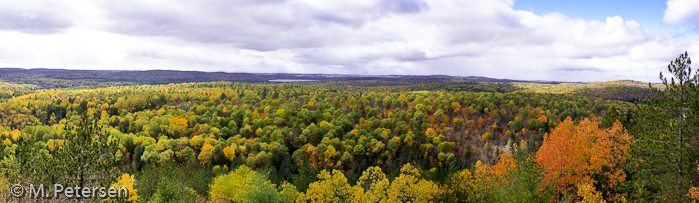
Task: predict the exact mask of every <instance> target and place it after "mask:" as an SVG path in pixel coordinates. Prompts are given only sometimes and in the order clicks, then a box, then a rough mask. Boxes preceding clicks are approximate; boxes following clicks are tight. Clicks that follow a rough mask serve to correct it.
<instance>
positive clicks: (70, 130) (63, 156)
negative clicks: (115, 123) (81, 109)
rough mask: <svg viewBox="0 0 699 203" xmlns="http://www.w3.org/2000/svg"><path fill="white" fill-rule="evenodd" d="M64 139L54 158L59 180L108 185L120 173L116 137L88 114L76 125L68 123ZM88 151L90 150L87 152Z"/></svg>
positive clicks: (69, 183)
mask: <svg viewBox="0 0 699 203" xmlns="http://www.w3.org/2000/svg"><path fill="white" fill-rule="evenodd" d="M65 132H66V135H65V142H64V144H63V147H61V148H58V149H57V150H56V153H55V154H54V156H53V159H51V160H50V161H51V164H52V165H53V166H54V167H53V169H54V174H56V176H55V177H56V178H58V181H56V182H57V183H61V184H64V185H77V186H80V187H81V188H83V187H92V186H99V185H109V184H110V183H112V182H113V181H114V180H115V179H116V177H117V176H118V174H119V173H118V172H119V171H118V167H115V166H116V165H115V163H116V156H115V154H116V152H117V151H118V145H117V141H116V140H115V139H113V138H111V137H110V136H109V134H108V132H106V131H103V130H102V126H101V124H99V123H98V122H97V121H96V120H95V121H89V120H88V118H87V115H86V114H83V115H82V119H81V120H80V122H79V123H78V125H77V126H72V125H69V126H66V129H65ZM86 152H89V153H86Z"/></svg>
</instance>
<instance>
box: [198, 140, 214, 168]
mask: <svg viewBox="0 0 699 203" xmlns="http://www.w3.org/2000/svg"><path fill="white" fill-rule="evenodd" d="M213 157H214V146H211V145H210V144H204V146H203V147H201V152H199V156H198V157H197V158H198V159H199V161H201V163H202V164H209V163H211V159H212V158H213Z"/></svg>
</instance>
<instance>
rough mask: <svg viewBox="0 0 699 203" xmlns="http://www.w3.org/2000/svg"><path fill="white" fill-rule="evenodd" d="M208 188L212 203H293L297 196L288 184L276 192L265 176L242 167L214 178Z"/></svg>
mask: <svg viewBox="0 0 699 203" xmlns="http://www.w3.org/2000/svg"><path fill="white" fill-rule="evenodd" d="M210 187H211V189H210V190H209V194H210V196H211V201H212V202H218V201H232V202H293V201H294V200H295V199H296V198H297V197H298V195H299V194H298V192H297V191H296V188H295V187H294V186H293V185H291V184H288V183H285V184H283V185H282V186H281V187H280V188H279V190H277V186H276V185H275V184H272V183H271V182H270V181H269V180H268V178H267V176H266V175H264V174H261V173H259V172H256V171H253V170H252V169H250V168H248V167H247V166H244V165H243V166H240V167H239V168H238V169H236V170H235V171H234V172H231V173H229V174H228V175H222V176H219V177H216V179H214V181H213V183H211V186H210Z"/></svg>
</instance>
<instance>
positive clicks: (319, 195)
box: [297, 170, 352, 202]
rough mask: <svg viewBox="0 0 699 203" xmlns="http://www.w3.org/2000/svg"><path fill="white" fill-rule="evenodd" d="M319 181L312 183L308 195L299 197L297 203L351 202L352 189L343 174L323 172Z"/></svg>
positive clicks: (334, 171) (335, 171)
mask: <svg viewBox="0 0 699 203" xmlns="http://www.w3.org/2000/svg"><path fill="white" fill-rule="evenodd" d="M318 179H320V181H318V182H314V183H311V184H310V185H309V186H308V190H306V194H302V195H301V196H299V198H298V199H297V202H305V201H310V202H349V198H350V197H351V196H352V188H351V187H350V186H349V184H347V178H345V175H343V174H342V172H340V171H338V170H333V171H332V174H331V173H328V172H327V171H321V172H320V174H318ZM299 200H300V201H299Z"/></svg>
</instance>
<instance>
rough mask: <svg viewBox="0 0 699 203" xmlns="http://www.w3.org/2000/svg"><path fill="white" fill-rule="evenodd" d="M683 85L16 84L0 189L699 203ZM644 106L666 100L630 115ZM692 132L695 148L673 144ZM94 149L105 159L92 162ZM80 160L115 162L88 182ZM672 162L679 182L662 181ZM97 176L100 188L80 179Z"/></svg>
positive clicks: (8, 97)
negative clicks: (37, 186)
mask: <svg viewBox="0 0 699 203" xmlns="http://www.w3.org/2000/svg"><path fill="white" fill-rule="evenodd" d="M683 60H684V61H683ZM676 62H677V63H676V64H675V65H676V66H677V67H680V66H681V64H680V63H682V64H688V63H689V61H688V58H686V59H682V58H681V57H680V58H678V61H676ZM671 65H672V64H671ZM683 71H684V72H687V73H684V72H683ZM670 72H671V73H676V74H675V75H673V76H671V77H675V78H678V81H682V82H678V83H677V84H675V81H674V80H673V81H672V82H666V83H664V84H661V85H662V86H660V85H654V86H653V88H648V87H644V88H642V87H633V88H631V89H630V90H629V89H627V88H624V87H626V86H624V85H627V86H631V85H628V83H629V82H628V81H622V82H620V83H622V84H616V83H614V82H612V83H602V84H598V86H594V85H585V86H584V87H583V88H581V87H574V88H571V87H570V85H565V84H546V85H544V86H545V87H542V86H537V85H536V84H523V83H467V82H434V81H422V82H414V81H402V80H383V79H372V80H359V81H354V80H339V81H318V82H301V83H282V84H275V83H236V82H200V83H179V84H174V83H171V84H162V85H137V84H132V83H118V82H115V83H114V84H112V85H110V86H104V87H101V86H100V87H91V86H90V85H88V86H84V85H82V83H80V82H79V81H80V80H81V79H74V80H73V79H70V80H69V79H65V78H64V79H60V81H58V83H71V82H73V81H78V83H77V85H75V86H76V87H81V88H66V87H62V88H60V89H54V88H50V87H52V86H51V85H49V86H41V84H35V83H27V84H20V83H16V82H12V81H7V80H6V82H2V83H0V95H3V96H2V97H0V133H2V134H1V136H0V139H2V141H3V144H2V145H1V146H0V157H3V159H2V162H0V166H1V167H2V168H3V169H4V170H2V176H0V184H2V188H9V186H10V185H12V184H15V183H18V182H20V183H22V184H29V183H43V184H53V183H64V182H75V181H77V182H76V184H80V185H85V186H94V185H99V184H101V185H106V184H108V185H118V186H125V187H127V188H130V192H132V193H133V194H132V196H131V198H129V199H122V200H118V201H130V202H139V201H140V202H195V201H196V202H229V201H232V202H308V201H310V202H550V201H563V202H572V201H575V202H577V201H586V202H601V201H609V202H623V201H689V200H690V199H696V197H697V194H698V193H697V192H696V191H697V190H696V189H695V188H691V186H693V184H695V183H696V181H697V168H696V166H697V163H696V161H697V160H699V159H697V158H698V157H697V156H695V153H694V152H692V150H693V149H695V148H694V147H695V146H697V145H695V144H696V143H695V142H696V133H697V131H696V128H695V127H696V126H697V125H694V124H697V120H696V118H697V110H698V109H697V104H696V101H697V100H696V98H697V86H696V84H697V82H699V80H698V79H697V76H696V73H694V74H693V75H692V74H691V71H689V70H687V69H686V67H685V69H681V68H677V69H671V70H670ZM681 72H682V74H680V73H681ZM679 79H682V80H679ZM57 80H58V79H57ZM52 82H56V81H48V83H47V84H53V83H52ZM646 85H647V84H646ZM69 86H70V85H69ZM599 86H604V88H608V86H612V88H611V89H607V90H606V91H603V90H599V89H603V88H597V87H599ZM636 88H638V89H636ZM600 91H601V92H600ZM673 91H675V92H678V93H677V95H681V96H674V97H668V98H684V99H685V100H682V101H680V102H674V103H672V105H685V106H679V107H677V108H674V109H672V110H673V112H671V113H668V111H666V110H662V109H661V110H657V109H658V108H657V107H663V106H667V105H668V103H671V102H668V101H667V100H663V98H666V97H665V95H667V94H671V93H672V92H673ZM646 93H648V94H646ZM637 94H641V95H643V94H646V95H651V96H646V97H645V98H650V100H642V101H643V102H639V103H637V104H634V103H629V102H627V101H641V99H642V98H644V97H643V96H640V97H638V95H637ZM605 95H606V96H605ZM628 98H632V100H626V99H628ZM692 98H694V100H692ZM664 102H665V103H664ZM692 102H694V103H692ZM673 113H674V114H673ZM678 113H680V114H679V115H681V116H679V117H677V116H676V115H678ZM673 115H675V116H673ZM660 118H663V119H665V121H672V122H670V123H671V124H670V126H669V127H668V126H664V124H662V123H663V122H660V121H659V120H657V119H660ZM654 119H655V120H654ZM659 122H660V124H659ZM676 128H681V129H687V130H686V131H682V130H680V131H679V134H680V135H684V137H679V138H677V139H674V138H673V136H669V135H668V133H666V132H667V131H668V130H671V129H676ZM673 132H674V131H673ZM663 135H665V136H663ZM670 135H674V134H670ZM90 136H92V138H90ZM678 141H679V142H680V143H683V144H680V145H676V144H675V143H676V142H678ZM81 142H84V143H88V144H89V145H86V146H90V147H92V148H90V149H92V150H90V152H85V153H87V154H88V155H93V156H84V154H80V153H76V152H77V151H76V146H78V144H80V143H81ZM90 143H91V144H90ZM652 143H656V145H653V144H652ZM657 143H660V144H657ZM666 145H667V147H669V146H670V145H672V146H677V148H678V149H676V150H682V153H681V154H680V155H678V156H677V158H673V159H672V160H679V161H669V162H663V161H662V160H653V159H651V158H647V157H650V156H654V155H657V154H663V153H668V151H667V150H664V148H663V146H666ZM667 147H666V148H667ZM668 149H670V148H668ZM672 149H673V150H674V148H672ZM694 151H696V150H694ZM670 153H671V152H670ZM73 157H79V159H72V158H73ZM69 158H70V159H71V160H79V161H80V163H100V164H97V165H98V166H95V167H92V168H91V167H87V168H85V169H84V170H79V171H78V172H76V171H75V167H77V166H79V165H80V164H77V165H70V164H74V163H72V162H70V161H65V160H67V159H69ZM28 160H31V161H28ZM661 162H662V163H661ZM663 164H666V165H669V166H678V167H677V169H678V170H674V168H673V169H670V170H647V169H652V168H663V167H666V165H663ZM47 166H54V167H52V168H51V170H53V171H47ZM103 166H109V167H103ZM690 166H693V167H690ZM674 171H678V172H677V173H675V172H674ZM88 172H89V174H99V175H93V176H87V177H86V178H82V177H83V176H80V175H76V174H80V173H88ZM678 176H680V178H677V177H678ZM71 177H81V178H71ZM668 177H673V178H674V179H673V180H674V181H675V182H673V181H666V180H665V179H668ZM78 180H79V181H78ZM661 180H665V181H661ZM678 183H681V185H679V184H678ZM691 191H694V192H691ZM688 193H689V194H688ZM1 195H2V196H1V197H2V198H3V200H14V199H15V197H12V196H10V195H9V194H8V193H7V191H6V190H2V193H1ZM25 198H26V197H25Z"/></svg>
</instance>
